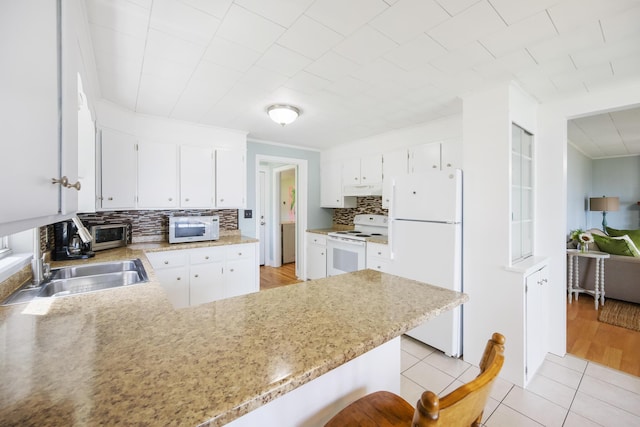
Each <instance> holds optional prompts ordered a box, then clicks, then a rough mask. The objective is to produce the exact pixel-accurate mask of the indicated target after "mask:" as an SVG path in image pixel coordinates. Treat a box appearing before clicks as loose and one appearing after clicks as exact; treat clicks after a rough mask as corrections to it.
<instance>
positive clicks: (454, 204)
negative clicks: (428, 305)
mask: <svg viewBox="0 0 640 427" xmlns="http://www.w3.org/2000/svg"><path fill="white" fill-rule="evenodd" d="M391 197H392V199H391V204H390V210H389V216H390V218H391V221H390V222H391V225H390V229H389V245H390V251H391V257H392V269H393V272H394V274H396V275H398V276H402V277H406V278H409V279H414V280H419V281H421V282H426V283H429V284H432V285H435V286H440V287H443V288H447V289H452V290H454V291H459V292H461V291H462V171H461V170H459V169H454V170H447V171H430V172H426V173H420V174H411V175H402V176H398V177H394V178H393V184H392V196H391ZM407 335H409V336H411V337H413V338H415V339H417V340H420V341H422V342H424V343H425V344H428V345H430V346H432V347H435V348H437V349H439V350H441V351H443V352H444V353H445V354H447V355H449V356H452V357H458V356H460V355H461V354H462V308H461V307H457V308H455V309H453V310H450V311H446V312H444V313H442V314H440V315H439V316H438V317H436V318H434V319H431V320H429V321H427V322H425V323H424V324H422V325H420V326H418V327H417V328H415V329H412V330H411V331H409V332H408V333H407Z"/></svg>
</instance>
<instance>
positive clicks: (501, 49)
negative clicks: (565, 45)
mask: <svg viewBox="0 0 640 427" xmlns="http://www.w3.org/2000/svg"><path fill="white" fill-rule="evenodd" d="M555 35H557V32H556V30H555V28H554V26H553V23H552V22H551V20H550V19H549V16H548V15H547V13H546V12H541V13H538V14H536V15H534V16H531V17H529V18H526V19H524V20H522V21H518V22H516V23H515V24H511V25H509V26H508V27H507V28H505V29H504V30H502V31H499V32H497V33H493V34H492V35H490V36H486V37H483V38H481V39H480V41H481V42H482V44H483V45H485V46H486V47H487V49H489V50H490V51H491V53H493V54H494V55H495V56H502V55H505V54H507V53H509V52H513V51H515V50H518V49H519V48H521V47H522V46H529V45H531V44H534V43H536V42H539V41H542V40H544V39H548V38H551V37H554V36H555Z"/></svg>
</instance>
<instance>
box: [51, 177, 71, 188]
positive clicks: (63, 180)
mask: <svg viewBox="0 0 640 427" xmlns="http://www.w3.org/2000/svg"><path fill="white" fill-rule="evenodd" d="M51 183H52V184H60V185H62V186H63V187H66V186H67V185H69V178H67V177H66V176H63V177H62V178H60V179H57V178H51Z"/></svg>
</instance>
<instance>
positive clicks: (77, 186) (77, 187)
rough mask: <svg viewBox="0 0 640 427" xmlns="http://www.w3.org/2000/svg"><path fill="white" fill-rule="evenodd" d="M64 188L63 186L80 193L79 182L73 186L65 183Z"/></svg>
mask: <svg viewBox="0 0 640 427" xmlns="http://www.w3.org/2000/svg"><path fill="white" fill-rule="evenodd" d="M64 186H65V187H67V188H75V189H76V191H80V187H81V184H80V181H76V183H75V184H69V183H67V184H65V185H64Z"/></svg>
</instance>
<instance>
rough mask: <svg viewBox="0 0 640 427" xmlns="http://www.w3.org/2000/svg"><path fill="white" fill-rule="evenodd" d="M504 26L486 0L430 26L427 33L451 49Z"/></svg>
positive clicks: (502, 28)
mask: <svg viewBox="0 0 640 427" xmlns="http://www.w3.org/2000/svg"><path fill="white" fill-rule="evenodd" d="M506 27H507V26H506V25H505V23H504V22H503V21H502V19H500V16H498V14H497V13H496V11H495V10H494V9H493V7H491V5H490V4H489V3H488V2H487V1H481V2H479V3H476V4H475V5H473V6H471V7H470V8H469V9H467V10H465V11H463V12H461V13H460V14H458V15H456V16H454V17H453V18H451V19H448V20H446V21H444V22H443V23H441V24H440V25H438V26H437V27H435V28H432V29H431V30H429V31H428V32H427V34H429V35H430V36H431V37H433V39H434V40H436V41H437V42H438V43H440V44H441V45H443V46H444V47H446V48H447V49H449V50H452V49H457V48H459V47H462V46H464V45H466V44H468V43H470V42H472V41H475V40H477V39H479V38H481V37H483V36H486V35H488V34H492V33H496V32H498V31H500V30H504V29H505V28H506Z"/></svg>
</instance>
